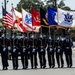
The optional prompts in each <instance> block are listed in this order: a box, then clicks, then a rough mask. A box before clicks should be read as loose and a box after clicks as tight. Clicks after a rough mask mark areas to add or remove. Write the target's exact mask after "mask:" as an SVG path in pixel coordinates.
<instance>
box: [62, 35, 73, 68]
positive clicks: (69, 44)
mask: <svg viewBox="0 0 75 75" xmlns="http://www.w3.org/2000/svg"><path fill="white" fill-rule="evenodd" d="M63 45H64V52H65V57H66V63H67V67H72V49H71V47H72V46H73V42H72V39H71V38H70V35H69V34H67V35H66V38H65V40H64V43H63Z"/></svg>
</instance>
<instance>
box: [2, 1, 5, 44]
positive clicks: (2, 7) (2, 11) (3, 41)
mask: <svg viewBox="0 0 75 75" xmlns="http://www.w3.org/2000/svg"><path fill="white" fill-rule="evenodd" d="M2 13H3V2H2ZM2 17H3V15H2ZM4 30H5V26H4V28H3V34H2V36H3V45H5V40H4V37H5V34H4Z"/></svg>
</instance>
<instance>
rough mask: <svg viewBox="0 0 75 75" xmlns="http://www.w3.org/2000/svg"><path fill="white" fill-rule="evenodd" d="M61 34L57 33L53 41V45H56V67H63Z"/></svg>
mask: <svg viewBox="0 0 75 75" xmlns="http://www.w3.org/2000/svg"><path fill="white" fill-rule="evenodd" d="M61 38H62V37H61V36H60V35H59V36H58V38H57V39H56V42H55V47H56V60H57V65H58V68H60V66H61V68H63V66H64V60H63V48H62V43H63V42H62V40H61Z"/></svg>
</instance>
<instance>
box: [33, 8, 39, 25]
mask: <svg viewBox="0 0 75 75" xmlns="http://www.w3.org/2000/svg"><path fill="white" fill-rule="evenodd" d="M32 25H33V26H40V13H39V12H37V11H36V10H35V9H34V8H32Z"/></svg>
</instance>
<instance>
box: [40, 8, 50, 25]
mask: <svg viewBox="0 0 75 75" xmlns="http://www.w3.org/2000/svg"><path fill="white" fill-rule="evenodd" d="M40 18H41V25H43V26H49V24H48V13H46V12H45V11H44V10H43V9H42V8H40Z"/></svg>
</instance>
